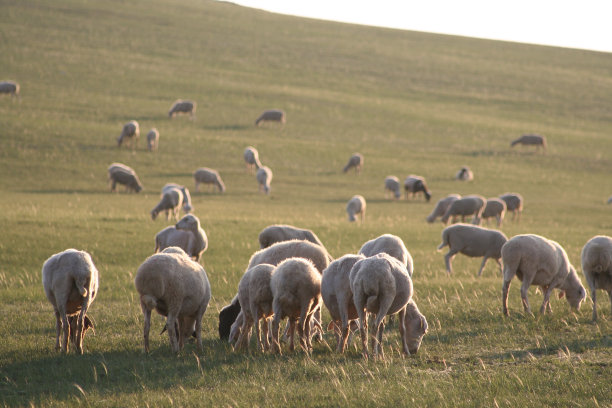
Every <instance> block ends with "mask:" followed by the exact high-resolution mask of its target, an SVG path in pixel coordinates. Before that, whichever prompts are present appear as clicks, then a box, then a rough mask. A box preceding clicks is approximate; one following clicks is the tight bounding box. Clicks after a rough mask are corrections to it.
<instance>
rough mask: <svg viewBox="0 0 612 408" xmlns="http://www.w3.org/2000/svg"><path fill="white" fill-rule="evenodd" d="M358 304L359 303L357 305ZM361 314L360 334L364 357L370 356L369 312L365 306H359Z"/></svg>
mask: <svg viewBox="0 0 612 408" xmlns="http://www.w3.org/2000/svg"><path fill="white" fill-rule="evenodd" d="M355 306H357V305H355ZM357 314H358V315H359V334H360V335H361V349H362V354H363V357H364V358H366V359H367V358H369V357H370V354H369V353H368V314H367V312H365V311H364V310H363V307H357Z"/></svg>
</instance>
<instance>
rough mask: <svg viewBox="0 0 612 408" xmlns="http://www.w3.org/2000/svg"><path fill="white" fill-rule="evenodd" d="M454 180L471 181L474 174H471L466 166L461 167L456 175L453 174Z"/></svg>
mask: <svg viewBox="0 0 612 408" xmlns="http://www.w3.org/2000/svg"><path fill="white" fill-rule="evenodd" d="M455 180H460V181H473V180H474V173H473V172H472V170H470V168H469V167H468V166H463V167H462V168H460V169H459V171H458V172H457V174H455Z"/></svg>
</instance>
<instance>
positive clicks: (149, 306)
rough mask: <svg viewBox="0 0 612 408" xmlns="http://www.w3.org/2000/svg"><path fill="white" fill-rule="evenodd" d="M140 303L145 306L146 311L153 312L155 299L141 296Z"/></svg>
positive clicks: (155, 303)
mask: <svg viewBox="0 0 612 408" xmlns="http://www.w3.org/2000/svg"><path fill="white" fill-rule="evenodd" d="M140 302H141V303H142V304H143V305H145V306H146V308H147V309H148V310H153V309H155V307H156V306H157V299H155V297H154V296H152V295H142V296H141V297H140Z"/></svg>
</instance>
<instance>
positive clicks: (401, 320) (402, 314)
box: [398, 307, 410, 354]
mask: <svg viewBox="0 0 612 408" xmlns="http://www.w3.org/2000/svg"><path fill="white" fill-rule="evenodd" d="M405 318H406V307H404V308H403V309H402V310H400V311H399V316H398V319H399V325H398V326H399V332H400V338H401V339H402V351H403V352H404V354H410V351H409V350H408V343H407V342H406V322H405V321H404V319H405Z"/></svg>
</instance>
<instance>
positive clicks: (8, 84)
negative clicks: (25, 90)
mask: <svg viewBox="0 0 612 408" xmlns="http://www.w3.org/2000/svg"><path fill="white" fill-rule="evenodd" d="M0 94H7V95H10V96H11V98H14V97H16V98H17V99H19V84H18V83H17V82H15V81H1V82H0Z"/></svg>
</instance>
